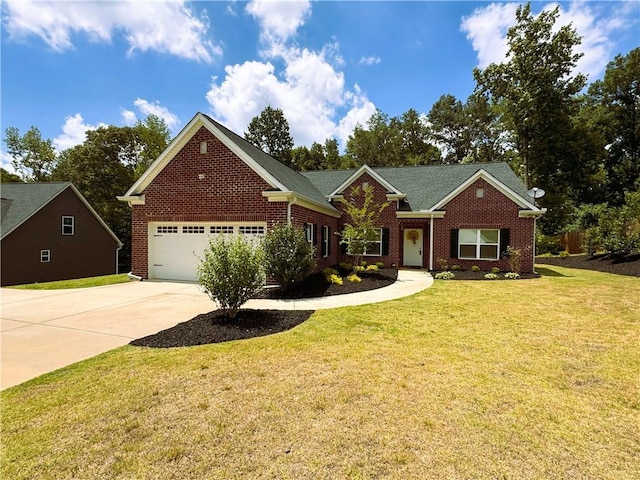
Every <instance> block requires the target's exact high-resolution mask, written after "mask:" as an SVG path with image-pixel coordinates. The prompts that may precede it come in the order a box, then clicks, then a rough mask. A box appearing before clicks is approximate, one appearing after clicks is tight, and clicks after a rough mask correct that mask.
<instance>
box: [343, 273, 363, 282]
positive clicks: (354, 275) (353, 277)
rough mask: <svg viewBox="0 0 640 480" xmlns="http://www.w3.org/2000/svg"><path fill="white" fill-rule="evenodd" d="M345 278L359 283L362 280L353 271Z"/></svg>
mask: <svg viewBox="0 0 640 480" xmlns="http://www.w3.org/2000/svg"><path fill="white" fill-rule="evenodd" d="M347 280H349V281H350V282H351V283H360V282H361V281H362V279H361V278H360V277H359V276H358V275H356V274H355V273H352V274H351V275H349V276H348V277H347Z"/></svg>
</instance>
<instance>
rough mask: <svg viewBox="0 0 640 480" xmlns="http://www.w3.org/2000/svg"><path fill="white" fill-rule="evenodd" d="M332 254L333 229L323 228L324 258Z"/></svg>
mask: <svg viewBox="0 0 640 480" xmlns="http://www.w3.org/2000/svg"><path fill="white" fill-rule="evenodd" d="M330 254H331V227H329V226H327V225H324V226H323V227H322V256H323V257H328V256H329V255H330Z"/></svg>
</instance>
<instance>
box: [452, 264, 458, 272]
mask: <svg viewBox="0 0 640 480" xmlns="http://www.w3.org/2000/svg"><path fill="white" fill-rule="evenodd" d="M459 270H460V265H451V271H452V272H457V271H459Z"/></svg>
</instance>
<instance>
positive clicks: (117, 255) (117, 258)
mask: <svg viewBox="0 0 640 480" xmlns="http://www.w3.org/2000/svg"><path fill="white" fill-rule="evenodd" d="M122 247H123V246H122V245H120V246H118V248H116V275H117V274H118V273H120V262H119V261H118V260H119V259H120V250H121V249H122Z"/></svg>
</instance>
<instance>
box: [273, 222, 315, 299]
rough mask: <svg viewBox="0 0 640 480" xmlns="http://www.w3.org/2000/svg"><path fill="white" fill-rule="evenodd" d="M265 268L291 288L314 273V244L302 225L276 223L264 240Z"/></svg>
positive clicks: (281, 282) (281, 283)
mask: <svg viewBox="0 0 640 480" xmlns="http://www.w3.org/2000/svg"><path fill="white" fill-rule="evenodd" d="M262 245H263V249H264V257H265V269H266V272H267V274H268V275H270V276H271V277H273V278H274V279H275V280H276V281H277V282H278V283H280V285H281V286H282V288H283V289H284V290H289V289H290V288H292V287H293V286H294V285H296V284H297V283H299V282H301V281H303V280H304V279H305V278H307V277H308V276H309V274H311V272H312V271H313V269H314V268H315V266H316V262H315V260H314V258H313V247H312V246H311V245H310V244H309V242H308V241H307V238H306V235H305V232H304V230H303V229H302V227H298V226H295V225H293V224H290V223H279V224H276V225H275V226H274V227H273V228H272V229H271V230H270V231H268V232H267V235H266V236H265V238H264V240H263V241H262Z"/></svg>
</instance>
